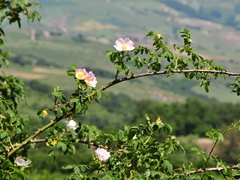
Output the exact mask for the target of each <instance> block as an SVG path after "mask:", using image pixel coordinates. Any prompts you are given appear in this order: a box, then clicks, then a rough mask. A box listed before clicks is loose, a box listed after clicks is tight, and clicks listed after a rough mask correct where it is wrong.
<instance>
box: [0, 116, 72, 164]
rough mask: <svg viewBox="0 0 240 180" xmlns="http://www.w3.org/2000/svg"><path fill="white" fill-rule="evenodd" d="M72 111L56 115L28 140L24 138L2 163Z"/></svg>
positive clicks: (0, 162)
mask: <svg viewBox="0 0 240 180" xmlns="http://www.w3.org/2000/svg"><path fill="white" fill-rule="evenodd" d="M70 113H71V111H69V112H68V113H66V114H64V115H62V116H60V117H56V118H55V119H54V120H52V121H51V122H50V123H48V124H47V125H45V126H43V127H42V128H39V129H38V130H37V131H36V132H34V133H33V134H32V135H31V136H29V137H28V138H27V139H26V140H24V141H23V142H22V143H20V144H19V145H17V146H16V147H15V148H14V149H12V150H11V151H10V152H9V153H8V154H7V156H6V157H5V158H3V159H2V160H1V161H0V164H2V163H3V162H5V161H6V160H7V159H8V158H9V157H10V156H11V155H13V154H14V153H15V152H16V151H17V150H19V149H20V148H22V147H23V146H25V145H26V144H28V143H29V142H30V141H31V140H32V139H34V138H35V137H37V136H38V135H39V134H41V133H42V132H44V131H45V130H46V129H48V128H49V127H51V126H53V125H54V124H56V123H57V122H59V121H60V120H62V119H64V118H65V117H67V116H69V114H70Z"/></svg>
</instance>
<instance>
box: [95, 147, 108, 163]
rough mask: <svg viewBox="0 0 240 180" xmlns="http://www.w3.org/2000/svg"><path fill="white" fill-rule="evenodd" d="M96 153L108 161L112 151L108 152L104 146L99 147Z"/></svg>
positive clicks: (99, 157) (101, 158)
mask: <svg viewBox="0 0 240 180" xmlns="http://www.w3.org/2000/svg"><path fill="white" fill-rule="evenodd" d="M95 153H96V154H97V157H98V159H99V160H100V161H106V160H108V158H110V156H111V155H110V152H107V151H106V150H105V149H103V148H97V150H95Z"/></svg>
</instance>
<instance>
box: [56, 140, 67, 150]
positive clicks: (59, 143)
mask: <svg viewBox="0 0 240 180" xmlns="http://www.w3.org/2000/svg"><path fill="white" fill-rule="evenodd" d="M57 147H58V148H59V147H61V148H62V151H63V152H65V151H66V150H67V145H66V144H65V143H63V142H58V143H57Z"/></svg>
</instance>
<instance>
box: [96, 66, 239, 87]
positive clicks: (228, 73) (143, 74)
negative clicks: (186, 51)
mask: <svg viewBox="0 0 240 180" xmlns="http://www.w3.org/2000/svg"><path fill="white" fill-rule="evenodd" d="M170 72H171V73H174V74H178V73H192V72H198V73H211V74H225V75H228V76H240V73H234V72H228V71H219V70H205V69H188V70H172V71H170ZM168 73H169V71H167V70H165V71H158V72H146V73H142V74H135V75H132V76H126V77H123V78H119V79H116V80H114V81H112V82H110V83H108V84H107V85H106V86H102V87H101V88H100V89H99V90H101V91H104V90H105V89H108V88H109V87H111V86H113V85H115V84H118V83H121V82H124V81H128V80H131V79H136V78H140V77H145V76H154V75H161V74H168Z"/></svg>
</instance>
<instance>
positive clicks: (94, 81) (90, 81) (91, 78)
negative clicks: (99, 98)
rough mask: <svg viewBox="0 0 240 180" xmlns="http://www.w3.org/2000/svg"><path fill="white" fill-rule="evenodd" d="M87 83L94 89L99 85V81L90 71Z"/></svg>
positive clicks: (86, 79)
mask: <svg viewBox="0 0 240 180" xmlns="http://www.w3.org/2000/svg"><path fill="white" fill-rule="evenodd" d="M85 82H86V84H87V85H89V86H92V87H94V88H95V87H96V85H97V79H96V77H95V75H94V74H93V73H92V71H90V72H89V73H88V75H87V77H86V78H85Z"/></svg>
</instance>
